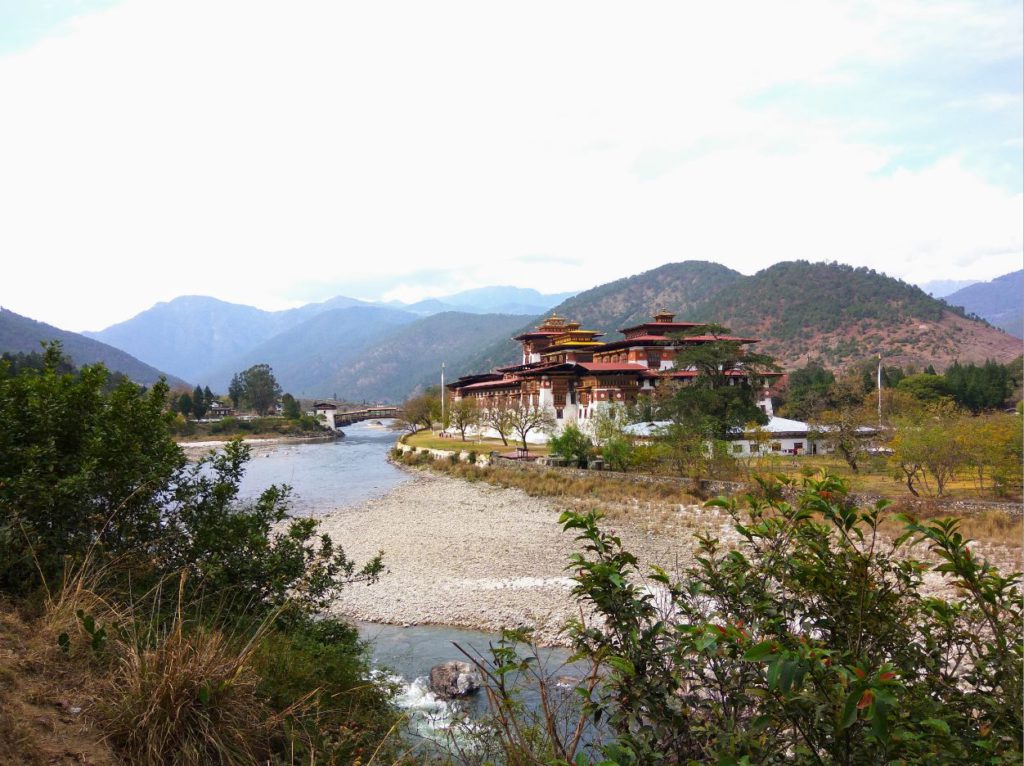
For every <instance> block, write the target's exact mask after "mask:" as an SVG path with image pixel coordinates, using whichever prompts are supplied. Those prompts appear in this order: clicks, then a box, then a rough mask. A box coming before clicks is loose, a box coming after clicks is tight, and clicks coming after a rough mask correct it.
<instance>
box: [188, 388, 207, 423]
mask: <svg viewBox="0 0 1024 766" xmlns="http://www.w3.org/2000/svg"><path fill="white" fill-rule="evenodd" d="M209 408H210V404H209V402H207V401H206V395H205V394H204V393H203V389H201V388H200V387H199V386H196V387H195V388H194V389H193V391H192V414H193V415H195V416H196V420H202V419H203V416H204V415H206V411H207V410H208V409H209Z"/></svg>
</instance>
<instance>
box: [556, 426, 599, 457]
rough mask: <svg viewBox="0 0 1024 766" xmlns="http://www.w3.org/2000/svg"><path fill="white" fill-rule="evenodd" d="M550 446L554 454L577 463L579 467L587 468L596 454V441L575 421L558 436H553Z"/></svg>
mask: <svg viewBox="0 0 1024 766" xmlns="http://www.w3.org/2000/svg"><path fill="white" fill-rule="evenodd" d="M548 447H550V449H551V453H552V454H554V455H558V456H559V457H560V458H562V459H563V460H567V461H569V462H571V463H575V465H576V467H578V468H586V467H587V464H588V463H589V462H590V459H591V458H592V457H593V456H594V443H593V442H592V441H591V440H590V437H589V436H587V435H586V434H585V433H583V432H582V431H581V430H580V429H579V428H578V427H577V426H576V424H575V423H570V424H569V425H567V426H566V427H565V428H564V429H563V430H562V433H561V434H559V435H558V436H552V437H551V439H550V441H548Z"/></svg>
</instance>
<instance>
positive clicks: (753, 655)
mask: <svg viewBox="0 0 1024 766" xmlns="http://www.w3.org/2000/svg"><path fill="white" fill-rule="evenodd" d="M776 647H777V644H776V642H775V641H762V642H761V643H759V644H754V646H752V647H750V648H749V649H747V651H746V652H744V653H743V659H745V660H749V661H751V662H757V661H758V660H766V659H768V658H771V657H774V655H775V649H776Z"/></svg>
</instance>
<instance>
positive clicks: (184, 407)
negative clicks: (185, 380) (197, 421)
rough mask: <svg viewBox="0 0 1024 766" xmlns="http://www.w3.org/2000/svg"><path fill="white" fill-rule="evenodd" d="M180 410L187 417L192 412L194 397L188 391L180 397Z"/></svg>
mask: <svg viewBox="0 0 1024 766" xmlns="http://www.w3.org/2000/svg"><path fill="white" fill-rule="evenodd" d="M178 412H180V413H181V414H182V415H184V416H185V417H186V418H188V417H189V415H191V414H192V397H191V396H189V394H188V392H185V393H183V394H182V395H181V396H179V397H178Z"/></svg>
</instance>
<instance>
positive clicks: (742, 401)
mask: <svg viewBox="0 0 1024 766" xmlns="http://www.w3.org/2000/svg"><path fill="white" fill-rule="evenodd" d="M695 332H696V331H695ZM690 334H691V335H692V334H694V333H690ZM696 334H700V335H709V336H712V337H714V338H716V339H715V340H711V341H707V342H700V343H693V344H687V345H685V346H684V347H683V348H682V350H680V351H679V352H678V353H677V354H676V362H675V364H676V368H677V369H679V370H691V371H693V372H695V373H696V376H695V377H694V378H693V379H692V380H691V381H689V382H688V383H686V384H683V385H680V386H678V387H676V388H675V389H674V391H672V393H671V396H670V398H669V399H668V400H667V401H664V402H663V404H662V411H663V413H664V414H666V415H668V417H669V418H670V419H671V420H672V421H674V422H675V423H676V424H678V425H683V426H685V427H687V428H688V429H690V430H691V431H697V432H700V433H702V434H704V436H705V438H708V439H724V438H725V437H726V436H727V435H728V433H729V431H730V430H731V429H733V428H737V427H742V426H744V425H746V424H747V423H767V422H768V417H767V416H766V415H765V414H764V412H762V411H761V409H760V408H759V407H758V405H757V401H758V399H759V397H760V393H761V392H762V390H763V388H764V379H765V377H764V376H765V374H766V373H768V372H772V371H776V370H778V365H777V364H776V363H775V360H774V359H773V358H772V357H770V356H768V355H767V354H758V353H755V352H752V351H747V350H745V349H744V347H743V344H742V343H740V342H739V341H735V340H730V339H729V338H730V336H729V330H728V329H727V328H724V327H720V326H718V325H708V326H705V327H703V328H701V329H700V330H699V332H696ZM686 337H688V336H687V335H685V334H684V335H682V336H680V339H682V340H685V338H686Z"/></svg>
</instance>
